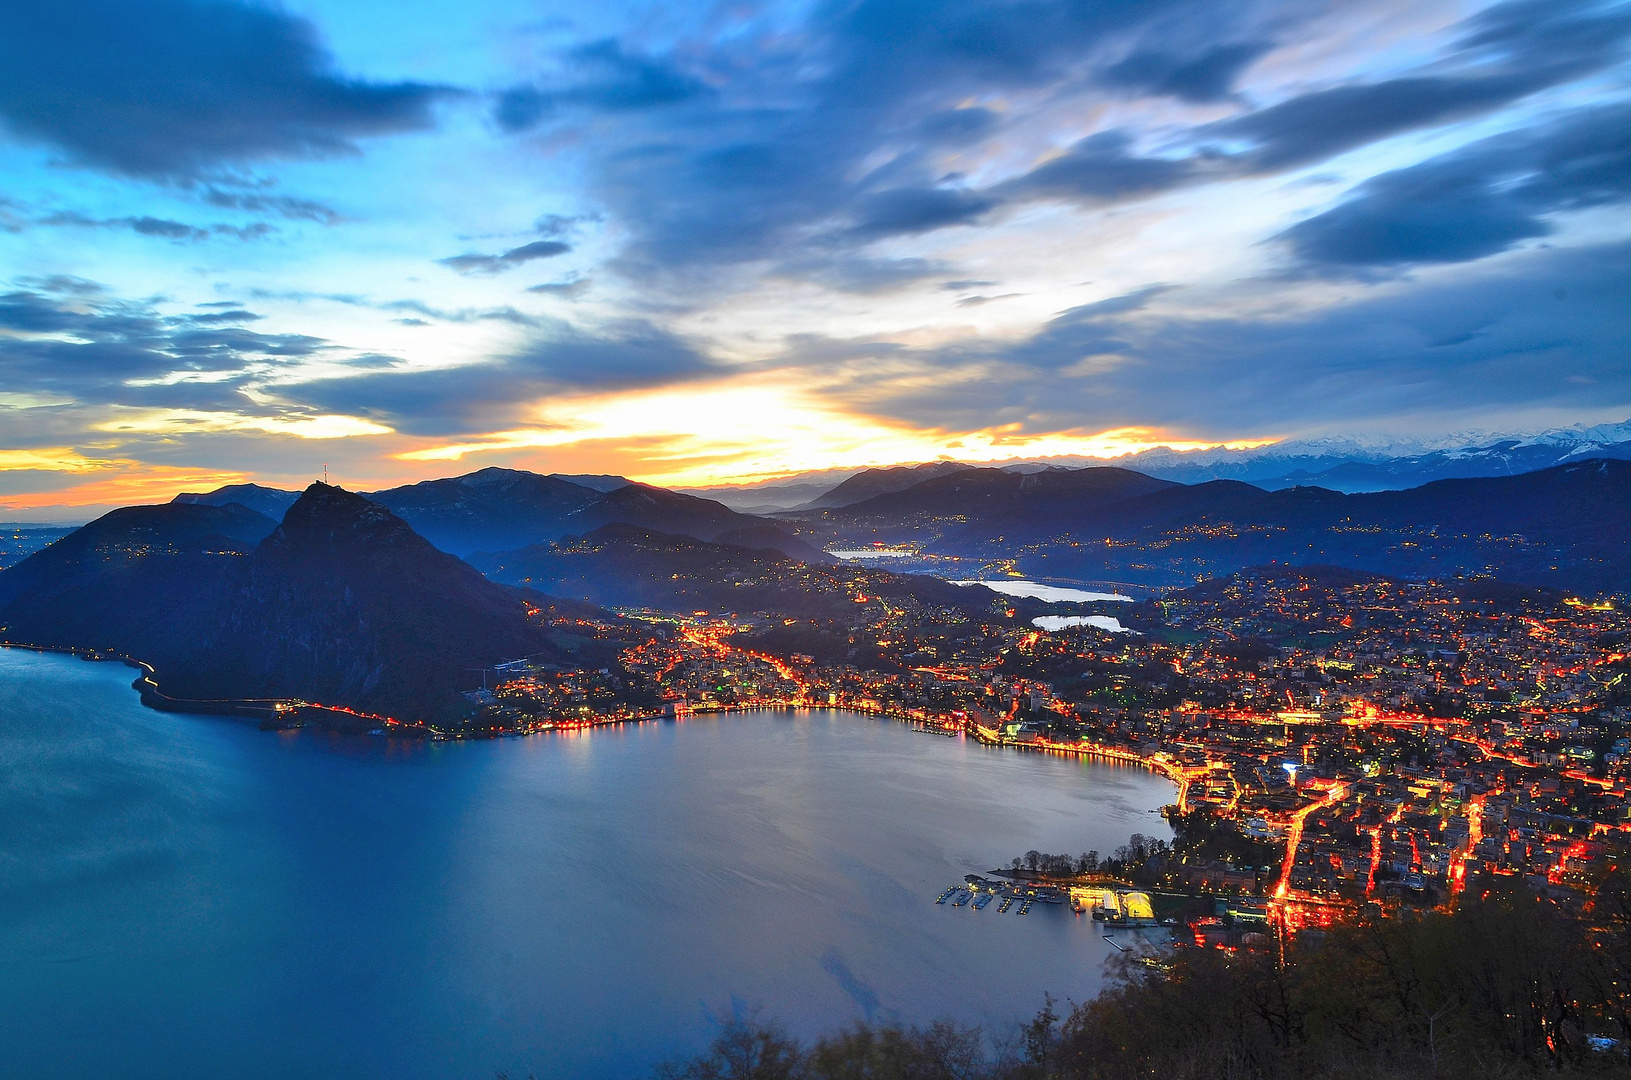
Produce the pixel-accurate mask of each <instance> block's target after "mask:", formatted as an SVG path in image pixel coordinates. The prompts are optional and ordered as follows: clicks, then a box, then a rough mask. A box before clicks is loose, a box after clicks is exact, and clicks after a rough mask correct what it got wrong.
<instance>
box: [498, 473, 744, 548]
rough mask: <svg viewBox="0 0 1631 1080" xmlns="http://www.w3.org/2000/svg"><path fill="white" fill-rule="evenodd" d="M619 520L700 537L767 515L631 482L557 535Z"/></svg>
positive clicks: (578, 515)
mask: <svg viewBox="0 0 1631 1080" xmlns="http://www.w3.org/2000/svg"><path fill="white" fill-rule="evenodd" d="M615 522H621V523H623V524H625V525H638V526H640V527H641V528H645V529H651V530H654V531H656V532H667V533H683V534H684V535H686V536H694V537H696V538H697V539H699V540H712V539H713V538H714V537H716V536H719V535H720V534H721V533H725V532H730V531H732V530H735V529H755V528H759V527H761V526H763V525H765V524H766V522H765V520H764V519H763V518H756V517H750V516H749V515H747V514H738V513H737V512H736V511H735V510H732V509H731V508H730V507H728V506H726V505H725V504H723V503H717V502H714V501H713V500H712V499H699V498H697V497H696V496H695V495H684V494H681V493H680V492H678V491H669V490H668V489H667V488H660V487H653V486H652V485H650V484H629V485H628V486H627V487H621V488H618V489H617V490H616V491H609V492H607V493H606V494H605V495H604V496H602V498H601V499H600V501H598V502H595V503H591V504H589V505H588V506H585V507H584V508H583V509H582V510H578V511H575V512H574V513H573V514H572V515H571V516H570V517H569V518H568V519H567V521H566V523H565V524H566V529H565V531H563V532H561V533H557V534H556V535H557V536H563V535H566V534H567V532H571V533H573V534H579V533H583V532H587V531H590V530H592V529H597V528H599V527H600V526H602V525H610V524H613V523H615ZM488 550H496V549H494V548H489V549H488Z"/></svg>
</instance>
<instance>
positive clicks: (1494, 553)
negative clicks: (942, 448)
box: [821, 460, 1631, 589]
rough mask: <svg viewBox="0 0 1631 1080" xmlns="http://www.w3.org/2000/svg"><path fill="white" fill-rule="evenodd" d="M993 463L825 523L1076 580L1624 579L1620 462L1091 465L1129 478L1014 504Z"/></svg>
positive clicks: (1052, 485)
mask: <svg viewBox="0 0 1631 1080" xmlns="http://www.w3.org/2000/svg"><path fill="white" fill-rule="evenodd" d="M992 472H994V470H978V471H977V472H970V473H960V474H957V475H955V476H952V477H946V478H942V479H940V480H932V481H928V482H926V483H924V484H919V485H917V486H916V487H914V488H910V489H908V490H906V491H904V492H898V493H896V494H893V495H889V496H881V497H879V498H877V499H872V500H868V501H867V502H865V503H861V504H857V505H855V506H850V507H845V508H843V509H841V510H837V511H826V512H824V513H823V514H822V515H821V524H825V525H826V526H827V527H829V528H833V529H836V530H837V531H838V532H839V533H840V534H842V535H847V536H848V537H849V538H850V539H851V540H854V541H856V542H861V541H864V540H869V539H874V538H883V539H890V540H915V541H917V542H919V543H923V544H925V545H927V546H929V547H930V548H931V549H933V550H936V551H941V552H946V553H965V554H980V555H983V556H986V557H993V556H1007V555H1012V554H1013V553H1014V552H1015V550H1016V549H1017V548H1018V547H1021V546H1023V547H1026V548H1027V552H1028V553H1027V554H1026V555H1025V560H1024V567H1025V569H1026V571H1027V572H1028V573H1031V574H1035V575H1044V576H1052V577H1060V578H1076V579H1080V580H1127V581H1137V582H1142V583H1146V584H1177V583H1181V582H1185V581H1193V580H1195V578H1196V577H1197V576H1211V575H1216V574H1221V573H1230V572H1232V571H1234V570H1237V569H1240V568H1241V567H1245V566H1253V565H1257V564H1263V563H1270V562H1276V561H1278V562H1292V563H1329V564H1334V565H1342V566H1349V567H1353V568H1359V569H1365V570H1372V571H1376V572H1380V573H1390V574H1400V575H1406V576H1427V575H1439V576H1444V575H1452V574H1469V573H1486V572H1488V573H1495V574H1497V575H1498V576H1502V577H1507V578H1510V579H1512V580H1514V581H1521V582H1526V583H1532V584H1541V585H1557V586H1566V587H1570V588H1576V589H1620V588H1626V587H1628V586H1631V462H1625V461H1618V460H1602V461H1588V462H1581V463H1578V464H1572V465H1563V466H1558V467H1556V468H1551V469H1545V470H1541V471H1539V472H1533V473H1526V474H1523V475H1520V476H1511V477H1489V478H1478V479H1462V480H1442V481H1437V482H1435V483H1431V484H1426V485H1423V486H1422V487H1418V488H1412V489H1409V490H1405V491H1384V492H1374V493H1368V494H1357V495H1345V494H1343V493H1341V492H1338V491H1329V490H1326V489H1324V488H1313V487H1298V488H1288V489H1284V490H1280V491H1264V490H1263V489H1261V488H1257V487H1253V486H1252V485H1250V484H1243V483H1240V482H1238V481H1230V480H1217V481H1212V482H1209V483H1204V484H1196V485H1193V486H1183V485H1170V484H1162V486H1160V487H1159V488H1158V489H1156V490H1153V491H1147V492H1142V493H1137V489H1138V485H1137V484H1134V483H1128V482H1125V481H1122V480H1117V481H1116V482H1115V483H1113V484H1106V483H1105V481H1106V480H1108V479H1110V478H1109V477H1106V476H1103V475H1102V474H1113V473H1120V474H1121V476H1122V477H1128V476H1137V475H1138V474H1135V473H1128V472H1126V471H1125V470H1112V469H1087V470H1081V473H1076V474H1072V473H1056V472H1049V473H1041V474H1033V475H1032V476H1028V477H1025V478H1024V479H1025V480H1027V481H1033V480H1034V481H1037V482H1038V485H1039V487H1038V489H1037V490H1035V491H1031V492H1027V493H1025V494H1024V495H1023V496H1022V497H1020V496H1015V495H1014V494H1013V493H1012V492H1011V491H1010V483H1009V482H1007V481H1004V480H1001V479H998V478H997V476H993V475H990V474H991V473H992ZM1084 473H1096V474H1101V476H1099V477H1090V478H1087V479H1088V480H1089V481H1090V483H1089V484H1088V485H1087V486H1088V487H1091V489H1092V490H1094V491H1095V493H1096V494H1095V496H1094V497H1091V498H1087V497H1082V496H1081V495H1080V494H1078V493H1077V492H1076V491H1075V490H1073V486H1072V481H1071V479H1070V478H1071V477H1072V476H1081V475H1082V474H1084ZM999 475H1005V474H999ZM1153 483H1158V484H1160V483H1161V482H1159V481H1153ZM1061 489H1064V492H1065V493H1064V494H1062V495H1059V494H1055V493H1057V492H1059V491H1060V490H1061ZM1129 492H1132V493H1134V494H1130V495H1126V494H1125V493H1129ZM1118 494H1123V495H1124V497H1119V498H1118V497H1117V495H1118ZM1105 541H1110V542H1111V543H1108V544H1106V543H1105Z"/></svg>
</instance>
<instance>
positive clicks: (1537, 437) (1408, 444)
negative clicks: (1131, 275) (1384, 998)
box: [686, 420, 1631, 514]
mask: <svg viewBox="0 0 1631 1080" xmlns="http://www.w3.org/2000/svg"><path fill="white" fill-rule="evenodd" d="M1591 458H1618V459H1622V460H1623V459H1631V420H1627V421H1625V422H1623V423H1618V424H1597V425H1595V426H1590V427H1586V426H1576V427H1569V428H1551V429H1548V430H1545V431H1540V432H1532V433H1522V434H1493V433H1490V432H1476V431H1475V432H1463V433H1460V434H1454V435H1446V436H1444V437H1442V438H1439V439H1435V440H1430V441H1429V440H1422V439H1406V438H1392V437H1387V436H1368V437H1362V436H1326V437H1316V438H1303V439H1286V440H1281V441H1279V442H1275V443H1270V444H1268V445H1265V446H1258V447H1251V448H1245V449H1228V448H1225V447H1217V448H1213V449H1202V450H1173V449H1171V448H1169V447H1164V446H1159V447H1155V448H1153V449H1150V450H1144V451H1140V452H1138V453H1134V454H1128V455H1125V456H1123V457H1119V458H1113V459H1104V458H1089V457H1071V456H1066V457H1052V458H1030V459H1015V460H1011V461H1006V462H958V461H950V460H947V461H934V462H928V463H926V464H923V465H915V466H914V465H895V466H891V467H887V468H875V469H848V470H834V469H824V470H819V471H816V472H809V473H799V474H796V475H794V476H787V477H781V478H779V479H776V480H768V481H762V482H759V483H756V484H736V485H724V486H718V487H698V488H688V489H686V490H687V491H689V492H690V493H691V494H693V495H700V496H703V497H706V498H712V499H717V500H719V501H720V502H723V503H725V504H726V505H728V506H730V507H731V508H732V509H735V510H740V511H743V512H744V513H755V514H770V513H775V512H776V511H780V510H794V509H819V508H822V507H831V506H844V505H848V504H850V503H855V502H860V501H861V500H862V499H865V498H870V497H871V496H873V495H877V494H880V493H881V492H882V491H884V490H900V489H902V488H905V487H909V486H911V484H912V483H915V482H917V480H922V479H928V478H929V477H928V476H927V475H921V474H920V475H917V477H916V480H914V479H912V477H913V475H914V470H939V471H943V472H949V471H952V470H954V469H959V468H962V469H971V468H1000V469H1005V470H1008V471H1011V472H1034V471H1037V470H1040V469H1047V468H1066V469H1079V468H1085V467H1091V466H1102V465H1113V466H1115V467H1117V468H1124V469H1132V470H1133V471H1135V472H1141V473H1144V474H1146V475H1148V476H1155V477H1159V478H1161V479H1164V480H1174V481H1178V482H1179V483H1184V484H1199V483H1204V482H1206V481H1208V480H1241V481H1244V482H1246V483H1249V484H1252V485H1254V486H1256V487H1261V488H1265V489H1267V490H1277V489H1279V488H1287V487H1324V488H1329V489H1331V490H1333V491H1342V492H1347V493H1349V494H1355V493H1359V492H1369V491H1389V490H1400V489H1404V488H1411V487H1419V486H1420V485H1422V484H1426V483H1430V482H1431V481H1434V480H1448V479H1465V478H1471V477H1480V476H1516V475H1518V474H1520V473H1525V472H1534V471H1536V470H1538V469H1546V468H1550V467H1552V466H1554V465H1564V464H1568V463H1570V462H1574V461H1584V460H1587V459H1591ZM852 477H853V478H854V481H855V482H854V483H846V482H847V481H849V480H850V479H851V478H852Z"/></svg>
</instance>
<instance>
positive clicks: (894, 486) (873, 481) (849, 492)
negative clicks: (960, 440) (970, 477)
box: [800, 461, 974, 510]
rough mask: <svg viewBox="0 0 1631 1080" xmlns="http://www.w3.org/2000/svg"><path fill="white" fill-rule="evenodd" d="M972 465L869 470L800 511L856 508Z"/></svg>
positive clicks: (940, 463)
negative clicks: (824, 508) (877, 498)
mask: <svg viewBox="0 0 1631 1080" xmlns="http://www.w3.org/2000/svg"><path fill="white" fill-rule="evenodd" d="M972 468H974V466H972V465H964V464H963V463H962V462H959V461H930V462H927V463H925V464H922V465H896V466H894V467H893V468H888V469H867V470H866V471H865V472H860V473H856V474H855V475H854V476H851V477H850V478H848V479H847V480H845V481H843V482H842V483H840V484H839V485H837V486H836V487H834V488H831V489H829V490H828V491H826V492H824V493H822V494H821V495H820V496H818V497H817V498H814V499H811V500H810V501H809V502H808V503H806V504H805V505H804V506H803V507H800V509H808V510H815V509H821V508H823V507H839V506H852V505H854V504H855V503H858V502H864V501H866V500H867V499H871V498H875V497H876V496H879V495H887V494H889V493H890V492H894V491H905V490H906V489H907V488H909V487H913V486H915V485H917V484H921V483H923V482H924V481H925V480H933V479H936V478H938V477H942V476H949V475H951V474H952V473H959V472H964V471H966V470H968V469H972Z"/></svg>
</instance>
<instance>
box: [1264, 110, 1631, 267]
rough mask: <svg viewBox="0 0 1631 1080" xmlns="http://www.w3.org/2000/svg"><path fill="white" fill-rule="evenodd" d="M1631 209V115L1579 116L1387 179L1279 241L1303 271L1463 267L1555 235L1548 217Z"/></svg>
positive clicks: (1503, 137) (1629, 112)
mask: <svg viewBox="0 0 1631 1080" xmlns="http://www.w3.org/2000/svg"><path fill="white" fill-rule="evenodd" d="M1627 199H1631V106H1625V105H1620V106H1614V107H1609V108H1596V109H1582V110H1579V111H1577V112H1574V113H1571V114H1569V115H1567V116H1566V117H1564V118H1563V119H1562V120H1560V121H1557V122H1555V123H1553V124H1550V125H1547V126H1544V127H1540V128H1537V129H1531V130H1528V131H1522V132H1517V133H1513V134H1508V135H1501V136H1497V137H1495V138H1491V139H1485V140H1483V141H1481V142H1477V143H1474V144H1472V145H1471V146H1467V147H1464V148H1462V149H1460V150H1456V151H1454V152H1452V153H1448V154H1444V155H1441V156H1439V157H1436V158H1433V159H1431V160H1429V161H1425V162H1423V163H1422V164H1420V165H1416V166H1413V167H1411V168H1408V169H1399V170H1396V171H1394V172H1388V173H1383V174H1382V175H1380V176H1377V177H1373V178H1372V179H1370V180H1368V181H1366V182H1365V183H1364V184H1362V185H1360V186H1359V188H1358V189H1357V191H1356V192H1355V194H1354V197H1353V198H1351V199H1349V200H1348V201H1347V202H1344V203H1342V204H1341V205H1340V206H1337V207H1336V208H1335V209H1332V210H1328V211H1326V212H1325V213H1323V214H1320V215H1319V216H1317V217H1314V218H1311V219H1309V220H1308V221H1304V222H1302V223H1300V224H1298V225H1295V226H1293V227H1292V228H1290V229H1288V230H1286V231H1285V232H1284V233H1282V234H1281V236H1280V239H1282V240H1284V241H1285V242H1286V243H1287V244H1289V245H1290V247H1291V249H1292V251H1293V252H1294V253H1295V254H1296V256H1297V257H1298V258H1299V259H1300V260H1302V261H1303V262H1305V263H1309V264H1315V265H1319V264H1324V265H1328V266H1336V267H1365V266H1394V265H1399V264H1403V263H1443V262H1465V261H1467V260H1470V259H1479V258H1483V257H1485V256H1488V255H1493V254H1495V253H1497V252H1500V251H1504V250H1506V249H1507V248H1509V247H1511V246H1512V245H1513V244H1515V243H1517V242H1518V241H1520V240H1527V239H1530V238H1532V237H1537V236H1546V235H1547V234H1549V233H1550V232H1552V228H1553V226H1552V223H1551V222H1550V221H1549V220H1547V215H1550V214H1553V213H1556V212H1558V211H1562V210H1580V209H1584V208H1587V207H1592V206H1600V205H1603V204H1606V203H1615V202H1623V201H1625V200H1627Z"/></svg>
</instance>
